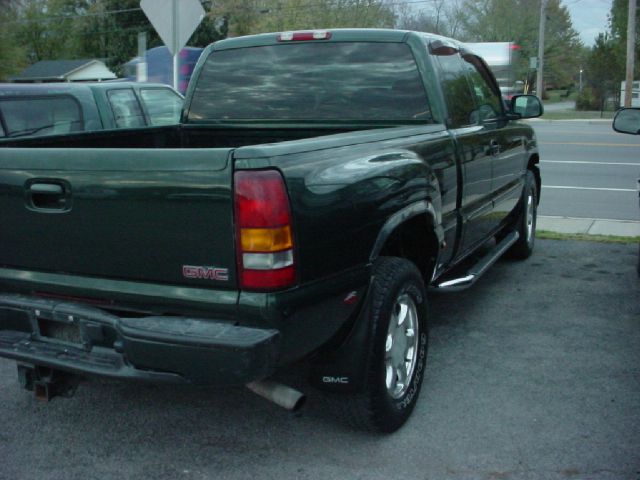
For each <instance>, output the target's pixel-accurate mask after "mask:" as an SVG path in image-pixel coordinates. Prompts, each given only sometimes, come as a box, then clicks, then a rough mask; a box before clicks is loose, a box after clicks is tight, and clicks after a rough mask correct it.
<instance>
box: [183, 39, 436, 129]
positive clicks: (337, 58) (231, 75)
mask: <svg viewBox="0 0 640 480" xmlns="http://www.w3.org/2000/svg"><path fill="white" fill-rule="evenodd" d="M211 120H219V121H225V120H229V121H233V120H278V121H334V122H335V121H340V122H374V123H375V122H385V121H392V122H395V123H397V122H407V123H412V122H413V123H422V124H424V123H433V120H432V116H431V109H430V107H429V102H428V99H427V95H426V91H425V88H424V85H423V83H422V78H421V76H420V73H419V72H418V69H417V66H416V61H415V58H414V57H413V53H412V52H411V49H410V47H409V45H407V44H406V43H392V42H380V43H372V42H334V43H331V42H328V43H312V42H309V43H294V44H278V45H269V46H258V47H246V48H241V49H234V50H220V51H215V50H214V51H213V52H211V54H210V55H209V57H208V59H207V60H206V62H205V64H204V66H203V69H202V72H201V74H200V77H199V78H198V81H197V83H196V89H195V91H194V94H193V98H192V102H191V105H190V111H189V114H188V118H187V122H188V123H198V122H207V121H211Z"/></svg>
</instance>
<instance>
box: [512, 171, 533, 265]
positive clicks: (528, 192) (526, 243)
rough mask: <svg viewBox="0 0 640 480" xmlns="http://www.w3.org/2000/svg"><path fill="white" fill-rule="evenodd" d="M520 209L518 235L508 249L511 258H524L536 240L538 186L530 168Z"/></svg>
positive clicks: (530, 252) (529, 252)
mask: <svg viewBox="0 0 640 480" xmlns="http://www.w3.org/2000/svg"><path fill="white" fill-rule="evenodd" d="M520 205H521V211H520V216H519V217H518V220H517V222H516V231H517V232H518V233H519V235H520V237H519V238H518V240H517V241H516V243H514V244H513V246H512V247H511V249H510V250H509V254H510V255H511V256H512V257H513V258H517V259H520V260H524V259H525V258H529V257H530V256H531V254H532V253H533V247H534V245H535V241H536V219H537V212H538V188H537V186H536V178H535V176H534V174H533V172H532V171H531V170H527V175H526V178H525V185H524V190H523V191H522V199H521V200H520Z"/></svg>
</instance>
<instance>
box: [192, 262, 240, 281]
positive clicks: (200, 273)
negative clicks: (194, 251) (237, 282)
mask: <svg viewBox="0 0 640 480" xmlns="http://www.w3.org/2000/svg"><path fill="white" fill-rule="evenodd" d="M182 276H183V277H184V278H198V279H203V280H218V281H221V282H226V281H228V280H229V269H228V268H218V267H203V266H198V265H183V266H182Z"/></svg>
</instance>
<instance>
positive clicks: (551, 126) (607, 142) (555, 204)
mask: <svg viewBox="0 0 640 480" xmlns="http://www.w3.org/2000/svg"><path fill="white" fill-rule="evenodd" d="M531 124H532V125H533V127H534V128H535V130H536V133H537V135H538V140H539V142H540V153H541V159H542V163H541V172H542V176H543V185H544V187H543V191H542V201H541V204H540V209H539V213H540V214H541V215H559V216H569V217H586V218H606V219H616V220H640V210H639V209H638V199H637V192H636V179H637V178H638V177H639V176H640V136H639V137H637V136H632V135H623V134H620V133H616V132H614V131H613V130H612V129H611V125H610V123H609V122H604V123H590V122H584V121H583V122H566V121H554V122H545V121H539V122H531Z"/></svg>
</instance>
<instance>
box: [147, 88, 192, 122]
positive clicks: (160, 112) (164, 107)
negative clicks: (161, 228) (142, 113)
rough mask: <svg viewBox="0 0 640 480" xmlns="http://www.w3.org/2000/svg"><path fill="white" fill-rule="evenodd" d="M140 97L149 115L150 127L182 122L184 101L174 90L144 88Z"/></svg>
mask: <svg viewBox="0 0 640 480" xmlns="http://www.w3.org/2000/svg"><path fill="white" fill-rule="evenodd" d="M140 96H141V97H142V103H143V104H144V106H145V108H146V110H147V114H148V115H149V125H173V124H176V123H178V122H179V121H180V113H181V112H182V103H183V100H182V98H181V97H180V96H179V95H178V94H177V93H175V92H174V91H173V90H169V89H168V88H142V89H140Z"/></svg>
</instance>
